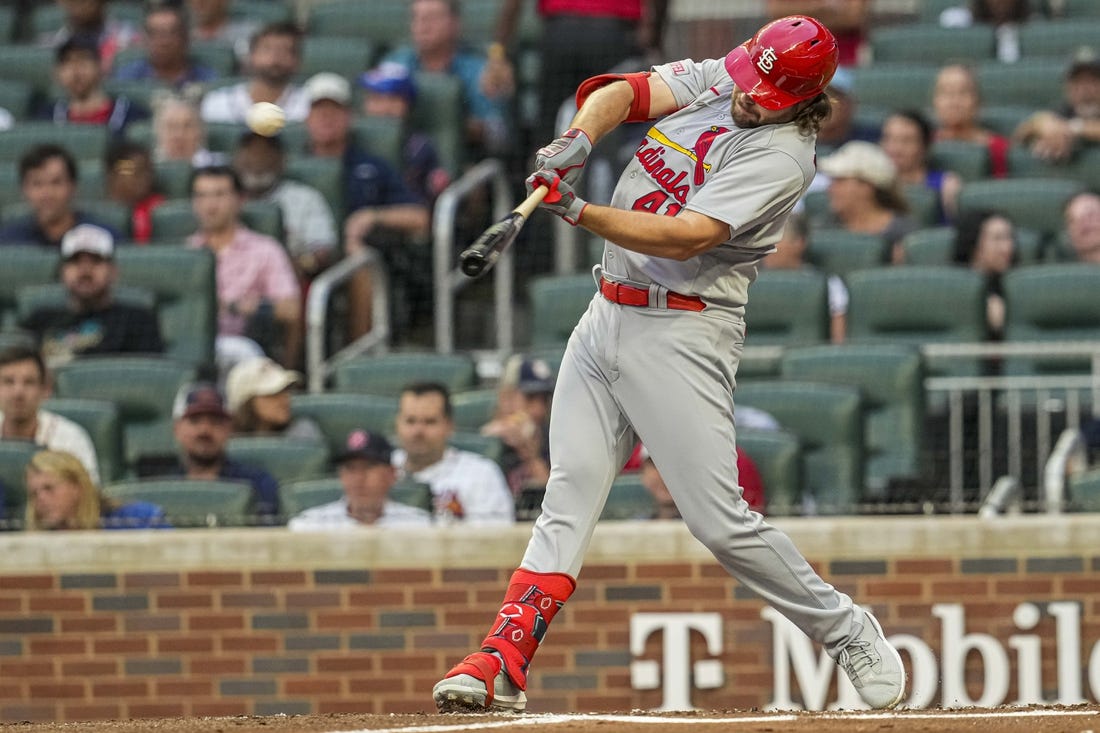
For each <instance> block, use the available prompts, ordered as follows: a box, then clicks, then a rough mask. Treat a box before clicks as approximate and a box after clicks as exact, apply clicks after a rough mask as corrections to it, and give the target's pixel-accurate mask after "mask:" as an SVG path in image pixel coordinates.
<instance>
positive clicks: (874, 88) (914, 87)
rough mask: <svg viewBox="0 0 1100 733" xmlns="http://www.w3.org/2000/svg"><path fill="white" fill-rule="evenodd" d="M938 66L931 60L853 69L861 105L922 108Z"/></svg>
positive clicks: (928, 101)
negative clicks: (928, 61)
mask: <svg viewBox="0 0 1100 733" xmlns="http://www.w3.org/2000/svg"><path fill="white" fill-rule="evenodd" d="M937 70H938V67H937V66H936V65H935V64H931V63H927V62H924V63H895V64H884V63H875V64H873V65H871V66H857V67H854V68H853V69H852V84H853V89H854V90H855V96H856V99H858V100H859V104H860V106H861V107H862V106H878V107H885V108H887V109H899V108H908V107H917V108H922V107H924V106H926V105H927V104H929V103H930V100H931V96H932V85H933V84H934V83H935V81H936V73H937Z"/></svg>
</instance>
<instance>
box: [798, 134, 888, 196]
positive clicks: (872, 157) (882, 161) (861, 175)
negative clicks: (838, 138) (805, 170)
mask: <svg viewBox="0 0 1100 733" xmlns="http://www.w3.org/2000/svg"><path fill="white" fill-rule="evenodd" d="M817 167H818V169H820V170H821V172H822V173H825V174H826V175H829V176H832V177H833V178H858V179H860V180H861V181H866V182H867V183H870V184H871V185H872V186H874V187H875V188H890V187H891V186H893V185H894V183H895V182H896V180H897V169H896V168H895V167H894V162H893V161H892V160H890V156H888V155H887V154H886V152H885V151H884V150H883V149H882V148H880V147H879V146H878V145H875V144H874V143H869V142H864V141H863V140H852V141H850V142H846V143H844V144H843V145H841V146H840V147H839V148H838V149H837V151H836V152H835V153H833V154H832V155H827V156H825V157H824V158H822V159H821V160H820V161H818V164H817Z"/></svg>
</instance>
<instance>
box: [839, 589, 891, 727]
mask: <svg viewBox="0 0 1100 733" xmlns="http://www.w3.org/2000/svg"><path fill="white" fill-rule="evenodd" d="M836 662H837V664H839V665H840V668H841V669H843V670H844V671H845V673H847V675H848V679H850V680H851V681H852V684H853V685H855V688H856V692H858V693H859V696H860V697H861V698H863V702H865V703H867V704H868V705H870V706H871V707H872V708H875V709H876V710H882V709H886V710H889V709H890V708H893V707H895V706H896V705H897V704H898V703H899V702H901V700H902V698H903V697H905V667H903V666H902V663H901V655H900V654H898V651H897V649H895V648H894V647H893V645H892V644H890V642H888V641H886V635H885V634H883V633H882V627H881V626H879V623H878V619H876V618H875V617H874V616H872V615H871V614H870V612H868V611H864V612H863V629H862V630H861V631H860V632H859V636H857V637H856V638H855V639H853V640H852V641H851V642H849V644H848V646H846V647H844V648H843V649H842V650H841V651H840V655H839V656H838V657H837V660H836Z"/></svg>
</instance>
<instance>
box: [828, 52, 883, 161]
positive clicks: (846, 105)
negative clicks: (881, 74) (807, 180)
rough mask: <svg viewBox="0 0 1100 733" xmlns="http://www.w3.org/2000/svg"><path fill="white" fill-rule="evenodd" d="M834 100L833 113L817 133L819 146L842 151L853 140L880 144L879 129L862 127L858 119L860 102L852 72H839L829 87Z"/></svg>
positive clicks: (831, 98)
mask: <svg viewBox="0 0 1100 733" xmlns="http://www.w3.org/2000/svg"><path fill="white" fill-rule="evenodd" d="M825 93H826V94H828V95H829V99H830V100H832V103H833V105H832V107H833V111H832V112H831V113H830V114H829V116H828V117H827V118H826V119H825V122H824V123H823V124H822V125H821V131H820V132H818V133H817V146H818V150H819V151H820V150H821V149H822V148H824V147H828V148H838V147H840V146H841V145H843V144H844V143H846V142H848V141H849V140H866V141H867V142H872V143H873V142H878V138H879V130H878V129H877V128H872V127H869V126H867V125H865V124H862V123H860V122H859V121H858V119H857V118H856V110H857V109H858V108H859V100H858V99H857V98H856V95H855V88H854V79H853V78H852V72H851V71H849V70H848V69H837V70H836V73H835V74H833V79H832V81H830V82H829V86H827V87H826V88H825Z"/></svg>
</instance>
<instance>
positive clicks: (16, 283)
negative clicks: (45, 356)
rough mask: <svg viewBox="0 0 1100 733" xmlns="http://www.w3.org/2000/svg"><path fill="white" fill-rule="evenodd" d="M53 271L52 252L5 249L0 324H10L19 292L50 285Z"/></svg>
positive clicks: (35, 248)
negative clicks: (32, 286)
mask: <svg viewBox="0 0 1100 733" xmlns="http://www.w3.org/2000/svg"><path fill="white" fill-rule="evenodd" d="M0 137H2V136H0ZM56 272H57V253H56V252H54V251H52V250H50V249H48V248H46V247H39V246H37V245H10V246H5V247H4V266H3V267H0V321H3V322H4V323H5V324H12V325H14V323H15V308H16V297H17V294H18V293H19V290H20V289H22V288H24V287H27V286H29V285H42V284H46V283H52V282H54V281H55V280H56V278H57V275H56Z"/></svg>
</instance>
